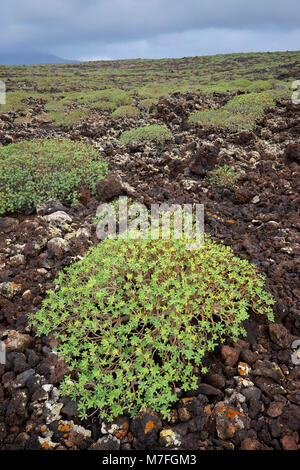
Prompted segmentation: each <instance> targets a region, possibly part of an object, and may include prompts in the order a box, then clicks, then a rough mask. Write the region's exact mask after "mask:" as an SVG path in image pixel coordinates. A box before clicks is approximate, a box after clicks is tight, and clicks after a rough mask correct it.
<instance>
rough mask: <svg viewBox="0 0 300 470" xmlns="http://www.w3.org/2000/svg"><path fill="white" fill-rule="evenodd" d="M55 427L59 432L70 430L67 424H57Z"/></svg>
mask: <svg viewBox="0 0 300 470" xmlns="http://www.w3.org/2000/svg"><path fill="white" fill-rule="evenodd" d="M57 429H58V430H59V431H61V432H69V431H70V426H69V425H68V424H59V425H58V426H57Z"/></svg>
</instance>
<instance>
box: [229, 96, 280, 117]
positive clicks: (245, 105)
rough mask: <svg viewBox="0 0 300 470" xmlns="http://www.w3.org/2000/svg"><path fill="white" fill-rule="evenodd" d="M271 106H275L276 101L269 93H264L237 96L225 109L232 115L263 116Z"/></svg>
mask: <svg viewBox="0 0 300 470" xmlns="http://www.w3.org/2000/svg"><path fill="white" fill-rule="evenodd" d="M271 106H274V99H273V98H272V97H271V96H270V95H269V94H268V93H267V92H262V93H247V94H244V95H238V96H235V97H234V98H232V100H230V101H229V102H228V103H227V104H226V105H225V106H224V109H226V110H227V111H229V112H231V113H255V114H263V113H264V111H265V109H267V108H269V107H271Z"/></svg>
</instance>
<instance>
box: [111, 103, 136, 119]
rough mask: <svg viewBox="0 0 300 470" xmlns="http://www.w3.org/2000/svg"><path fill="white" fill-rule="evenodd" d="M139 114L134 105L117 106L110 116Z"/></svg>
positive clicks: (133, 115)
mask: <svg viewBox="0 0 300 470" xmlns="http://www.w3.org/2000/svg"><path fill="white" fill-rule="evenodd" d="M139 114H140V113H139V110H138V109H137V108H136V107H135V106H119V108H117V109H116V110H115V111H114V112H113V113H112V117H114V118H119V117H135V116H138V115H139Z"/></svg>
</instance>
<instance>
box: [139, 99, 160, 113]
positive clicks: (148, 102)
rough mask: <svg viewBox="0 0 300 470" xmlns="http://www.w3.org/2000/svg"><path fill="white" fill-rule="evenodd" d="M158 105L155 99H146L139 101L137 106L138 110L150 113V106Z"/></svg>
mask: <svg viewBox="0 0 300 470" xmlns="http://www.w3.org/2000/svg"><path fill="white" fill-rule="evenodd" d="M157 103H158V100H157V99H154V98H146V99H145V100H141V101H140V102H139V104H138V107H139V108H140V109H143V110H144V109H145V110H146V111H150V108H151V107H152V106H155V105H156V104H157Z"/></svg>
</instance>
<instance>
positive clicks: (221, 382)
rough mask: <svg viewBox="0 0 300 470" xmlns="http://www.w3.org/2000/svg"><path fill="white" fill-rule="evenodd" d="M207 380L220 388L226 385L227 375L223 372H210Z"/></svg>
mask: <svg viewBox="0 0 300 470" xmlns="http://www.w3.org/2000/svg"><path fill="white" fill-rule="evenodd" d="M206 380H207V382H208V383H209V384H210V385H212V386H213V387H215V388H218V389H219V390H221V389H222V388H224V387H225V377H224V376H223V375H221V374H208V375H207V376H206Z"/></svg>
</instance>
